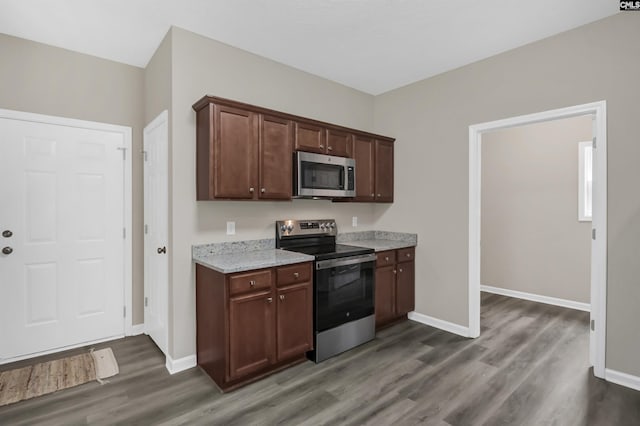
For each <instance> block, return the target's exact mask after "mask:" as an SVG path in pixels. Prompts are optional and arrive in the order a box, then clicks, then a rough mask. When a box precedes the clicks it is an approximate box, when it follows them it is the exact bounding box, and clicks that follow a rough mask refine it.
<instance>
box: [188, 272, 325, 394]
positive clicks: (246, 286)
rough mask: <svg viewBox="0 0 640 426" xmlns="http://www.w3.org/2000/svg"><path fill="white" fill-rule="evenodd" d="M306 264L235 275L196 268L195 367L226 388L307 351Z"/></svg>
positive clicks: (309, 314) (309, 320) (308, 301)
mask: <svg viewBox="0 0 640 426" xmlns="http://www.w3.org/2000/svg"><path fill="white" fill-rule="evenodd" d="M311 277H312V265H311V263H309V262H307V263H301V264H296V265H291V266H283V267H278V268H269V269H261V270H257V271H248V272H241V273H236V274H222V273H220V272H217V271H214V270H212V269H209V268H207V267H205V266H202V265H196V317H197V355H198V365H199V366H200V367H201V368H202V369H203V370H204V371H205V372H206V373H207V374H209V376H211V378H212V379H213V380H214V381H215V382H216V384H217V385H218V386H219V387H220V388H221V389H222V390H223V391H227V390H231V389H234V388H236V387H239V386H241V385H244V384H246V383H249V382H251V381H254V380H257V379H259V378H261V377H263V376H266V375H268V374H271V373H273V372H275V371H278V370H281V369H283V368H286V367H288V366H289V365H293V364H295V363H297V362H300V361H303V360H304V359H305V354H306V352H307V351H309V350H311V349H313V322H312V321H313V294H312V292H313V283H312V281H311V279H312V278H311Z"/></svg>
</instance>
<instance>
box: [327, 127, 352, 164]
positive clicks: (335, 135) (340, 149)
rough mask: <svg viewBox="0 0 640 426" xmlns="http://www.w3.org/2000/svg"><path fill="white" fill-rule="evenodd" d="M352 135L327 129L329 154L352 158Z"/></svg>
mask: <svg viewBox="0 0 640 426" xmlns="http://www.w3.org/2000/svg"><path fill="white" fill-rule="evenodd" d="M352 138H353V136H352V134H351V133H348V132H343V131H340V130H335V129H327V154H329V155H337V156H339V157H349V158H351V157H352V155H351V146H352V142H351V141H352Z"/></svg>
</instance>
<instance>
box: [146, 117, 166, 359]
mask: <svg viewBox="0 0 640 426" xmlns="http://www.w3.org/2000/svg"><path fill="white" fill-rule="evenodd" d="M162 125H166V126H167V138H166V139H165V140H164V141H163V142H164V143H165V144H166V148H167V158H166V160H167V173H168V172H169V111H168V110H166V109H165V110H164V111H162V112H161V113H160V114H158V116H157V117H156V118H154V119H153V120H151V122H150V123H149V124H147V125H146V126H145V128H144V129H143V131H142V149H143V155H146V153H145V152H144V151H145V148H146V145H145V139H146V138H147V134H148V133H149V132H150V131H151V130H153V129H155V128H157V127H159V126H162ZM144 162H145V160H144V158H143V166H142V174H143V182H146V176H145V175H146V170H147V169H146V167H145V165H144ZM142 198H143V204H144V201H145V200H146V188H144V189H143V194H142ZM147 208H148V206H146V205H145V206H144V211H143V222H144V223H145V226H146V221H145V220H144V219H145V217H146V214H145V213H146V211H147ZM168 209H169V175H168V174H167V240H168V239H169V210H168ZM143 232H144V230H143ZM144 238H145V237H144V236H143V250H144V254H143V263H144V265H145V266H144V269H145V274H144V298H145V299H146V297H147V288H148V283H147V280H148V276H147V274H146V264H147V256H148V255H150V253H148V252H147V250H146V240H144ZM168 245H169V241H167V246H168ZM169 256H170V253H167V271H166V272H167V288H166V294H165V297H166V306H165V308H166V309H165V310H164V312H162V315H163V320H164V324H165V329H164V330H163V333H164V338H165V344H166V347H165V348H160V350H162V351H163V352H164V354H165V356H168V355H169V264H170V262H169V260H170V258H169ZM143 310H144V312H145V314H146V306H145V307H144V308H143ZM143 325H144V332H145V334H147V335H148V330H147V322H146V318H145V322H144V323H143ZM156 344H157V342H156Z"/></svg>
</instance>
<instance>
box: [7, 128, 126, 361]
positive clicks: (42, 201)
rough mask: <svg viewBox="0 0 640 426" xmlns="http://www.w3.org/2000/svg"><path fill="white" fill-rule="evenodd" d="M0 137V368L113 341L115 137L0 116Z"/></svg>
mask: <svg viewBox="0 0 640 426" xmlns="http://www.w3.org/2000/svg"><path fill="white" fill-rule="evenodd" d="M0 137H1V143H0V159H1V161H2V166H1V167H0V197H1V199H2V203H0V235H3V234H4V236H0V247H2V249H0V251H1V252H2V253H0V319H1V321H0V322H1V324H0V363H2V362H8V360H11V359H16V358H22V357H27V356H29V355H30V354H38V353H42V352H48V351H52V350H54V349H58V348H64V347H68V346H74V345H78V344H81V343H84V342H91V341H96V340H101V339H106V338H109V337H116V336H122V335H123V334H124V331H125V324H124V315H123V307H124V305H125V303H124V275H125V266H124V265H125V261H124V256H125V248H124V238H123V230H124V227H125V225H124V217H125V215H124V186H125V185H124V161H123V152H122V147H123V142H124V141H123V134H122V133H117V132H109V131H101V130H93V129H87V128H79V127H74V126H68V125H55V124H48V123H42V122H34V121H26V120H19V119H12V118H0ZM9 235H11V236H9Z"/></svg>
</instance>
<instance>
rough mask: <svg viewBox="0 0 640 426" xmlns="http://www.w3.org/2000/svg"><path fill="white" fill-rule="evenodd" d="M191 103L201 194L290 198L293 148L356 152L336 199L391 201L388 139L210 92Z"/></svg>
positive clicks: (208, 197)
mask: <svg viewBox="0 0 640 426" xmlns="http://www.w3.org/2000/svg"><path fill="white" fill-rule="evenodd" d="M193 109H194V110H195V111H196V148H197V149H196V151H197V152H196V184H197V199H198V200H290V199H291V198H292V181H293V170H292V169H293V151H294V150H298V151H307V152H315V153H319V154H329V155H335V156H340V157H348V158H355V160H356V197H355V198H354V199H351V200H348V199H343V200H341V201H369V202H393V139H390V138H387V137H384V136H377V135H373V134H370V133H366V132H362V131H357V130H353V129H348V128H344V127H341V126H337V125H334V124H330V123H323V122H320V121H315V120H311V119H308V118H304V117H298V116H295V115H291V114H286V113H283V112H278V111H273V110H270V109H266V108H261V107H258V106H254V105H249V104H244V103H241V102H236V101H232V100H229V99H222V98H216V97H212V96H205V97H203V98H202V99H200V100H199V101H198V102H196V103H195V104H194V105H193ZM372 194H373V195H372Z"/></svg>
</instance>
